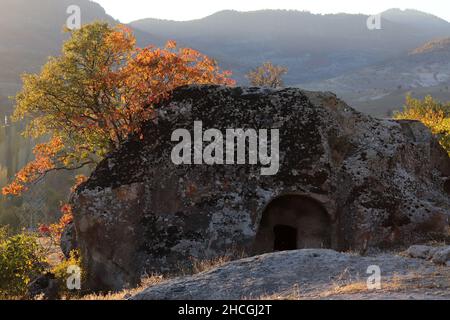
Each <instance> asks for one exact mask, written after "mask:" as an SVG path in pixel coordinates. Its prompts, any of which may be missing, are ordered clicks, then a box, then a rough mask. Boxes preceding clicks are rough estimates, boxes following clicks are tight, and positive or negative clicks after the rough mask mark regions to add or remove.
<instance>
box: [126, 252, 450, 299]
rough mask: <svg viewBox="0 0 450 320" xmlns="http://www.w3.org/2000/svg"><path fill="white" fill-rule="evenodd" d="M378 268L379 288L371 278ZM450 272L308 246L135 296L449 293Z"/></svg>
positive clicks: (308, 296)
mask: <svg viewBox="0 0 450 320" xmlns="http://www.w3.org/2000/svg"><path fill="white" fill-rule="evenodd" d="M376 272H380V274H379V275H380V277H381V278H380V285H381V288H380V287H376V286H375V284H376V283H375V282H373V280H371V279H374V277H373V276H374V275H376ZM449 276H450V268H449V267H442V268H439V267H437V266H435V265H433V264H432V263H431V262H427V261H423V260H420V259H410V258H406V257H402V256H399V255H393V254H380V255H376V256H372V257H361V256H358V255H355V254H348V253H339V252H336V251H333V250H323V249H304V250H295V251H284V252H278V253H270V254H265V255H261V256H256V257H251V258H246V259H242V260H238V261H233V262H230V263H227V264H224V265H222V266H218V267H217V268H213V269H212V270H209V271H206V272H203V273H200V274H196V275H193V276H187V277H180V278H175V279H170V280H167V281H163V282H162V283H159V284H156V285H153V286H150V287H149V288H147V289H145V290H143V291H142V292H140V293H139V294H137V295H135V296H134V297H132V298H131V299H132V300H240V299H260V298H262V299H266V298H267V299H349V298H350V299H370V300H371V299H401V300H403V299H449V298H450V291H449V289H450V283H449V281H448V277H449ZM368 283H369V284H370V285H373V287H368V286H367V284H368Z"/></svg>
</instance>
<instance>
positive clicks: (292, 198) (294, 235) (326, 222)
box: [254, 195, 331, 254]
mask: <svg viewBox="0 0 450 320" xmlns="http://www.w3.org/2000/svg"><path fill="white" fill-rule="evenodd" d="M330 247H331V221H330V217H329V215H328V213H327V211H326V209H325V208H324V207H323V206H322V205H321V204H320V203H319V202H318V201H316V200H314V199H313V198H311V197H308V196H303V195H285V196H281V197H278V198H276V199H274V200H272V201H271V202H270V203H269V205H268V206H267V207H266V209H265V210H264V212H263V214H262V218H261V223H260V225H259V228H258V232H257V234H256V238H255V244H254V251H255V253H256V254H261V253H267V252H274V251H285V250H296V249H306V248H330Z"/></svg>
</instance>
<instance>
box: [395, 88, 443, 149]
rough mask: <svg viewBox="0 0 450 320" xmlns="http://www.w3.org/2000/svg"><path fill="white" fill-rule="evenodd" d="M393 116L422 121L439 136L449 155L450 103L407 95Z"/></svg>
mask: <svg viewBox="0 0 450 320" xmlns="http://www.w3.org/2000/svg"><path fill="white" fill-rule="evenodd" d="M395 118H396V119H408V120H418V121H420V122H422V123H423V124H424V125H426V126H427V127H428V128H430V130H431V131H432V132H433V134H435V135H436V136H437V137H438V138H439V142H440V144H441V145H442V147H443V148H444V149H445V150H446V151H447V152H448V155H449V156H450V103H446V104H443V103H441V102H439V101H436V100H435V99H433V97H431V96H426V97H425V98H424V99H423V100H419V99H414V98H412V97H411V96H410V95H408V96H407V97H406V104H405V106H404V109H403V111H402V112H399V113H396V114H395Z"/></svg>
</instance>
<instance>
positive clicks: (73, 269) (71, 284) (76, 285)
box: [66, 265, 81, 290]
mask: <svg viewBox="0 0 450 320" xmlns="http://www.w3.org/2000/svg"><path fill="white" fill-rule="evenodd" d="M67 274H68V277H67V280H66V285H67V289H69V290H81V268H80V267H79V266H77V265H72V266H69V267H68V268H67Z"/></svg>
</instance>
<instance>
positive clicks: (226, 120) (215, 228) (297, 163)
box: [73, 86, 450, 290]
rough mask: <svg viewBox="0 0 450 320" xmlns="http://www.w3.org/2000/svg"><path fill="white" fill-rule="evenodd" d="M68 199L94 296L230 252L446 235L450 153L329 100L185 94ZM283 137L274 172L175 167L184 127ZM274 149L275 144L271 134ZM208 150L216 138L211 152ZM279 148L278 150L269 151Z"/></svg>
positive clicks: (409, 125)
mask: <svg viewBox="0 0 450 320" xmlns="http://www.w3.org/2000/svg"><path fill="white" fill-rule="evenodd" d="M158 110H159V113H160V115H159V117H158V120H157V123H156V121H155V122H151V123H148V124H147V125H146V127H145V129H144V131H143V134H142V135H139V136H137V137H135V138H131V139H130V140H129V141H128V142H127V143H126V144H125V145H123V147H122V148H121V149H120V150H119V151H117V152H116V153H113V154H111V155H110V156H109V157H107V158H106V159H105V160H104V161H103V162H102V163H101V164H100V165H99V166H98V168H97V169H96V170H95V172H94V173H93V174H92V176H91V178H90V179H89V181H87V182H86V183H85V184H83V185H82V186H81V187H80V188H79V189H78V190H77V192H76V195H75V196H74V200H73V209H74V210H73V211H74V216H75V219H74V220H75V228H76V233H77V238H78V243H79V246H80V249H81V251H82V254H83V258H84V262H85V269H86V271H87V277H88V279H87V281H88V285H89V286H90V287H91V288H92V289H103V290H105V289H106V290H111V289H121V288H123V287H128V286H133V285H135V284H137V282H138V281H139V278H140V275H141V274H142V273H143V272H146V273H148V274H151V273H155V272H157V273H171V272H176V271H177V269H178V268H179V267H181V266H184V267H185V266H186V265H187V264H189V261H190V260H189V259H190V258H191V257H194V258H197V259H203V258H211V257H214V256H220V255H225V254H227V253H230V252H231V251H236V250H237V251H242V250H245V251H246V252H248V253H250V254H252V253H255V254H260V253H265V252H271V251H274V250H285V249H301V248H320V247H323V248H332V249H335V250H347V249H351V250H360V251H365V250H367V249H370V248H376V247H378V248H392V247H395V246H402V245H408V244H414V243H418V242H420V241H423V240H429V239H432V238H439V237H441V238H442V237H445V235H446V234H447V232H448V225H449V216H450V203H449V194H448V193H447V192H446V190H445V185H446V183H447V184H448V177H449V175H450V163H449V158H448V156H447V154H446V153H445V152H444V150H443V149H442V148H441V147H440V146H439V144H438V142H437V141H436V139H434V138H433V137H432V135H431V133H430V132H429V131H428V130H427V129H426V128H425V127H424V126H423V125H422V124H420V123H418V122H414V121H393V120H380V119H375V118H372V117H369V116H366V115H364V114H361V113H358V112H356V111H355V110H353V109H352V108H351V107H349V106H347V105H346V104H345V103H344V102H342V101H340V100H338V99H337V98H336V96H335V95H333V94H331V93H314V92H305V91H302V90H299V89H283V90H269V89H258V88H225V87H217V86H192V87H184V88H180V89H178V90H176V91H175V92H174V93H173V96H172V99H171V100H170V101H168V102H166V103H164V104H161V105H160V106H159V107H158ZM195 121H202V123H203V129H204V130H207V129H212V128H215V129H218V130H220V131H221V132H224V133H225V131H226V130H227V129H237V128H244V129H255V130H258V129H269V130H270V129H278V130H279V171H278V172H277V173H276V174H275V175H262V174H261V168H262V167H266V166H264V165H262V164H257V165H250V164H247V165H219V164H216V165H206V164H202V165H201V164H197V165H175V164H174V163H173V162H172V160H171V153H172V151H173V148H174V147H175V146H176V145H177V142H172V139H171V138H172V134H173V132H174V131H175V130H176V129H187V130H189V131H190V132H191V133H192V131H193V127H194V122H195ZM269 141H270V139H269ZM205 145H207V143H205ZM269 150H270V147H269Z"/></svg>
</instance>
